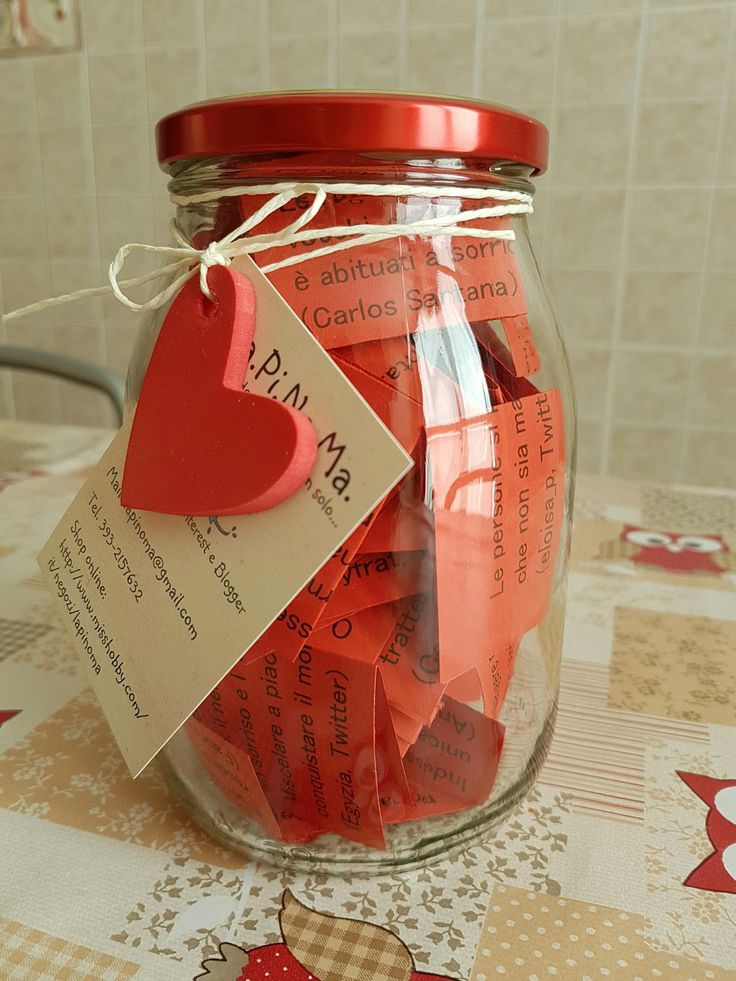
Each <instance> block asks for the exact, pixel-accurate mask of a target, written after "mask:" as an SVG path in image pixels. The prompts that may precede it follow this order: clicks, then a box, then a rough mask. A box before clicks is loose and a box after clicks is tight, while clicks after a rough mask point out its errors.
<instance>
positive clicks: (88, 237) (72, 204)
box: [46, 194, 98, 259]
mask: <svg viewBox="0 0 736 981" xmlns="http://www.w3.org/2000/svg"><path fill="white" fill-rule="evenodd" d="M95 218H96V215H95V207H94V198H93V197H91V196H90V195H86V194H59V195H57V196H56V197H51V198H47V199H46V229H47V233H48V240H49V254H50V255H52V256H54V258H57V259H86V258H89V257H90V256H95V255H97V248H98V242H97V225H96V222H95Z"/></svg>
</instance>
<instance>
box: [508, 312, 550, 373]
mask: <svg viewBox="0 0 736 981" xmlns="http://www.w3.org/2000/svg"><path fill="white" fill-rule="evenodd" d="M501 326H502V327H503V330H504V334H505V335H506V340H507V341H508V345H509V350H510V351H511V357H512V359H513V363H514V373H515V374H517V375H536V373H537V372H538V371H539V369H540V368H541V366H542V365H541V362H540V360H539V353H538V352H537V349H536V347H535V346H534V338H533V337H532V330H531V327H530V326H529V319H528V318H527V316H526V314H520V315H519V316H517V317H503V318H502V319H501Z"/></svg>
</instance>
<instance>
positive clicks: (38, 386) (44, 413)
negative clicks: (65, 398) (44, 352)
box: [11, 368, 62, 423]
mask: <svg viewBox="0 0 736 981" xmlns="http://www.w3.org/2000/svg"><path fill="white" fill-rule="evenodd" d="M11 376H12V380H13V404H14V406H15V417H16V419H26V420H27V421H28V422H46V423H48V422H57V423H58V422H61V421H62V418H61V397H60V390H59V386H60V383H59V382H58V381H57V379H56V378H51V377H49V376H47V375H40V374H38V373H37V372H31V371H20V370H18V369H17V368H16V369H14V370H13V371H12V372H11Z"/></svg>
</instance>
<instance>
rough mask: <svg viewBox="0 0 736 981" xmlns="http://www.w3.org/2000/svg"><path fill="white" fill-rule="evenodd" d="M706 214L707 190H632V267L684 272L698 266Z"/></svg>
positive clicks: (630, 252) (703, 240)
mask: <svg viewBox="0 0 736 981" xmlns="http://www.w3.org/2000/svg"><path fill="white" fill-rule="evenodd" d="M707 214H708V192H707V191H706V190H702V191H701V190H696V191H687V192H686V193H683V192H682V191H679V190H674V189H670V188H666V189H659V188H657V189H656V190H639V189H634V190H632V191H631V228H630V238H629V265H630V267H631V268H632V269H661V270H682V271H683V272H688V271H690V270H691V269H693V267H695V268H697V265H698V262H699V258H700V256H701V255H702V251H703V247H704V244H705V230H706V221H707Z"/></svg>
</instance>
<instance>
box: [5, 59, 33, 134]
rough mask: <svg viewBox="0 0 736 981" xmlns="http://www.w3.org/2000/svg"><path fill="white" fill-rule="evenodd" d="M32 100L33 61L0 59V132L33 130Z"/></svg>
mask: <svg viewBox="0 0 736 981" xmlns="http://www.w3.org/2000/svg"><path fill="white" fill-rule="evenodd" d="M33 100H34V94H33V63H32V62H31V61H29V60H27V59H23V60H21V59H19V58H5V59H3V60H1V61H0V133H7V132H9V131H12V132H18V131H20V130H24V129H25V130H34V129H35V128H36V113H35V112H34V109H33Z"/></svg>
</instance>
